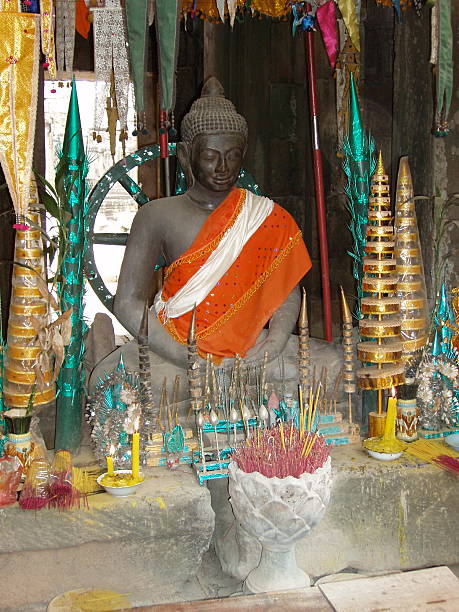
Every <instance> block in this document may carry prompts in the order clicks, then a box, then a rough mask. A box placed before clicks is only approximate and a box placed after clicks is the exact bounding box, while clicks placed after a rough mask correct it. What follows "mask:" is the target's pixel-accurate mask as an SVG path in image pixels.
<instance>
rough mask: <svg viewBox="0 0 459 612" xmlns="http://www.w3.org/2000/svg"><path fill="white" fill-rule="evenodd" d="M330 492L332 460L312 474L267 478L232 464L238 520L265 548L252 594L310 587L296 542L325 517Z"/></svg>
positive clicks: (249, 582)
mask: <svg viewBox="0 0 459 612" xmlns="http://www.w3.org/2000/svg"><path fill="white" fill-rule="evenodd" d="M330 491H331V459H330V457H328V459H327V460H326V462H325V463H324V465H323V466H322V467H320V468H318V469H317V470H316V471H315V472H314V473H313V474H309V473H304V474H302V475H301V476H300V477H299V478H295V477H293V476H287V477H286V478H277V477H274V478H268V477H266V476H264V475H263V474H260V473H259V472H250V473H246V472H243V471H242V470H241V469H240V468H239V467H238V466H237V464H236V463H235V462H231V463H230V465H229V494H230V502H231V505H232V507H233V512H234V515H235V517H236V519H237V520H238V521H239V522H240V523H241V525H242V527H243V528H244V529H245V530H246V531H247V532H248V533H249V534H250V535H252V536H254V537H255V538H257V539H258V541H259V542H260V544H261V545H262V553H261V559H260V563H259V565H258V567H256V568H255V569H253V570H252V571H251V572H250V573H249V575H248V576H247V578H246V581H245V587H246V590H247V591H250V592H252V593H262V592H266V591H278V590H285V589H298V588H303V587H306V586H310V579H309V576H308V575H307V574H306V573H305V572H303V570H301V569H300V568H299V567H298V566H297V564H296V557H295V543H296V541H297V540H299V539H301V538H302V537H304V536H305V535H307V534H308V533H309V531H310V530H311V529H312V527H314V525H316V524H317V523H318V522H319V521H320V519H321V518H322V516H323V514H324V512H325V510H326V507H327V505H328V502H329V500H330Z"/></svg>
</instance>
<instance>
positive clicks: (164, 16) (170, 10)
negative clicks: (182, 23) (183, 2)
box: [156, 0, 180, 111]
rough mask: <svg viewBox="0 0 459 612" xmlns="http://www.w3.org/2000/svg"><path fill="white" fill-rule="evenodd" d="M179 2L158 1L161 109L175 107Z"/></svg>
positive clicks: (171, 0) (157, 26) (157, 20)
mask: <svg viewBox="0 0 459 612" xmlns="http://www.w3.org/2000/svg"><path fill="white" fill-rule="evenodd" d="M179 8H180V7H179V2H178V0H156V35H157V38H158V49H159V72H160V83H161V109H162V110H165V111H170V110H172V109H173V108H174V105H175V70H176V66H177V54H178V40H179Z"/></svg>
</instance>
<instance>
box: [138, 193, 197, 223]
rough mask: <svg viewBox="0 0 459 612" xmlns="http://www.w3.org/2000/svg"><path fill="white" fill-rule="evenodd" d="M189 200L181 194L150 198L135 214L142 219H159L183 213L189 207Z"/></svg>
mask: <svg viewBox="0 0 459 612" xmlns="http://www.w3.org/2000/svg"><path fill="white" fill-rule="evenodd" d="M189 206H190V205H189V202H188V200H187V199H186V198H184V197H183V195H176V196H170V197H168V198H158V199H157V200H150V201H149V202H147V203H146V204H144V205H143V206H142V207H141V208H140V209H139V212H138V213H137V215H139V216H140V217H142V218H144V219H161V218H164V216H166V217H170V216H172V215H177V214H180V213H183V212H184V211H185V210H187V209H188V208H189Z"/></svg>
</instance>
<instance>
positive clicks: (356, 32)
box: [338, 0, 360, 51]
mask: <svg viewBox="0 0 459 612" xmlns="http://www.w3.org/2000/svg"><path fill="white" fill-rule="evenodd" d="M338 7H339V10H340V11H341V15H342V16H343V21H344V24H345V26H346V29H347V31H348V32H349V36H350V38H351V40H352V44H353V45H354V47H355V48H356V49H357V51H360V29H359V22H358V21H357V13H356V11H355V0H338Z"/></svg>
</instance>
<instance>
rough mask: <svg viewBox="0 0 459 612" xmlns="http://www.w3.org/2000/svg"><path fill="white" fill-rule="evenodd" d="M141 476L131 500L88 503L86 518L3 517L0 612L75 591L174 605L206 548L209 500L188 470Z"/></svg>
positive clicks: (10, 510)
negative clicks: (150, 596) (151, 596)
mask: <svg viewBox="0 0 459 612" xmlns="http://www.w3.org/2000/svg"><path fill="white" fill-rule="evenodd" d="M144 473H145V475H146V477H147V480H146V481H145V482H144V483H143V485H142V487H141V488H140V489H139V491H138V492H137V493H136V494H134V495H131V496H129V497H124V498H123V497H121V498H120V497H113V496H111V495H108V494H107V493H101V494H97V495H91V496H89V497H88V503H89V509H88V510H70V511H63V512H59V511H58V510H54V509H49V510H48V509H45V510H39V511H36V512H35V511H28V510H27V511H24V510H22V509H21V508H20V507H19V505H18V504H16V505H14V506H10V507H7V508H3V509H0V529H1V533H2V547H1V551H0V573H1V575H2V576H3V578H4V588H3V589H2V602H1V605H0V609H1V610H2V612H3V611H8V610H23V609H25V608H26V607H27V606H28V605H31V604H34V603H37V602H49V601H50V600H51V599H52V598H53V597H54V596H56V595H58V594H59V593H62V592H64V591H68V590H73V589H78V588H104V589H109V590H114V591H118V592H121V593H136V592H144V591H145V590H146V588H147V587H148V588H149V589H150V590H151V592H152V593H155V592H156V591H157V592H158V593H161V598H160V601H168V600H170V599H174V598H176V596H177V591H180V587H181V585H183V584H184V583H185V582H186V581H187V580H190V579H191V578H192V577H193V576H195V574H196V573H197V571H198V569H199V566H200V563H201V558H202V555H203V553H204V552H205V551H206V550H207V549H208V547H209V543H210V540H211V537H212V533H213V530H214V513H213V510H212V508H211V505H210V495H209V492H208V490H207V489H206V488H205V487H200V486H199V485H198V483H197V481H196V478H195V476H194V473H193V472H192V471H191V470H190V469H189V468H186V469H185V470H184V471H182V470H180V471H179V470H177V471H174V472H171V471H169V470H167V469H166V468H155V469H154V470H152V469H145V470H144ZM151 603H153V602H151Z"/></svg>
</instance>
